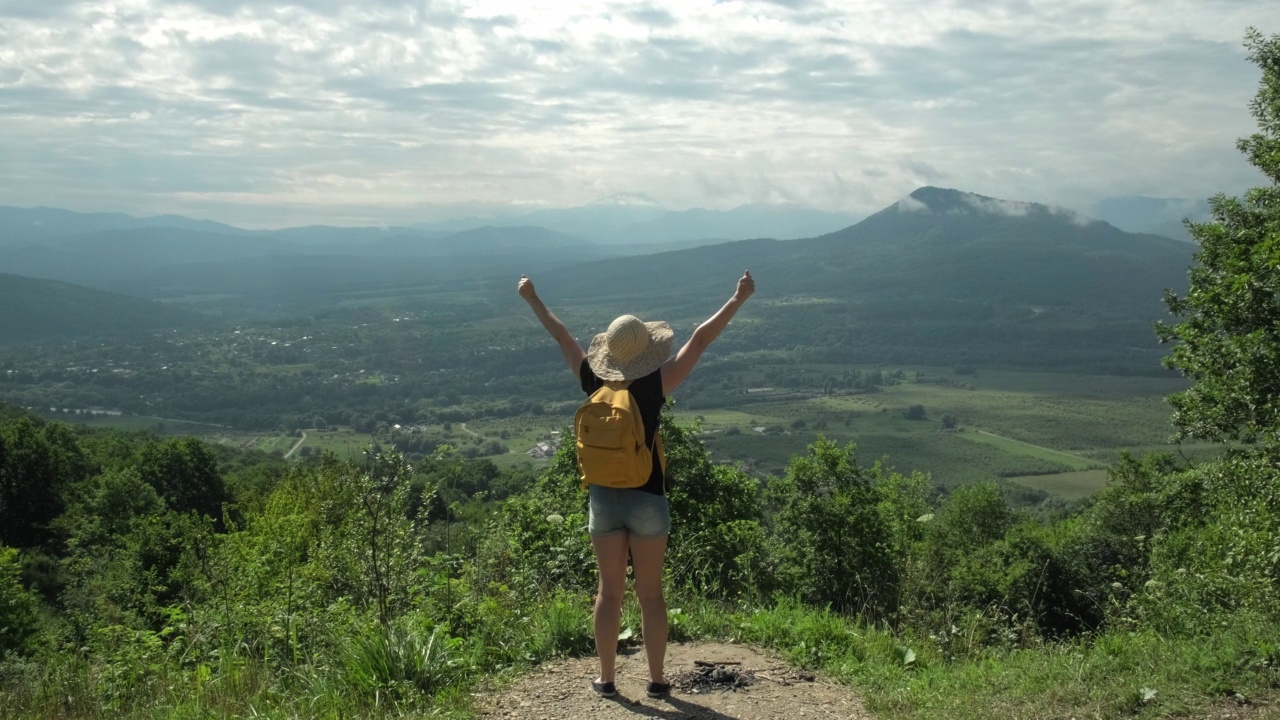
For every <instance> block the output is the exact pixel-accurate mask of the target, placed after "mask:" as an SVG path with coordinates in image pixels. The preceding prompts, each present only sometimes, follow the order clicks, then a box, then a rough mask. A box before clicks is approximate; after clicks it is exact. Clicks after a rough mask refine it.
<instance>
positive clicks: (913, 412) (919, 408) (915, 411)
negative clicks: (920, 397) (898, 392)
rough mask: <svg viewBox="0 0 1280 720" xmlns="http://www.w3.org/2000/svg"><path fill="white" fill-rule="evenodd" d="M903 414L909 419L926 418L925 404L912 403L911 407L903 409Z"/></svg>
mask: <svg viewBox="0 0 1280 720" xmlns="http://www.w3.org/2000/svg"><path fill="white" fill-rule="evenodd" d="M902 416H903V417H905V418H906V419H908V420H924V418H925V413H924V406H923V405H912V406H911V407H908V408H907V409H906V410H904V411H903V413H902Z"/></svg>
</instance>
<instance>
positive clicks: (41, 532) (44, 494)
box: [0, 417, 87, 548]
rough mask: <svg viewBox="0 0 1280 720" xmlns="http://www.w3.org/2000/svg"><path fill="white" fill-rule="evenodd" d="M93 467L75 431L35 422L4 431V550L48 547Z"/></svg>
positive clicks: (0, 474) (0, 438) (0, 486)
mask: <svg viewBox="0 0 1280 720" xmlns="http://www.w3.org/2000/svg"><path fill="white" fill-rule="evenodd" d="M86 473H87V463H86V461H85V458H84V455H83V453H82V452H81V451H80V448H79V446H78V445H77V444H76V440H75V437H74V435H73V434H72V433H71V431H70V430H69V429H68V428H67V427H66V426H65V425H61V424H58V423H41V422H39V421H37V420H34V419H32V418H29V417H21V418H19V419H17V420H16V421H14V422H11V423H7V424H4V425H0V544H4V545H10V546H12V547H19V548H29V547H35V546H38V545H41V544H43V543H46V542H48V541H49V540H50V539H51V538H50V534H49V531H48V525H49V523H50V522H51V521H52V520H53V519H54V518H56V517H57V516H58V515H59V514H61V513H62V510H63V508H64V507H65V493H66V492H67V488H68V487H69V486H71V485H72V484H74V483H76V482H78V481H80V480H82V479H83V478H84V476H85V474H86Z"/></svg>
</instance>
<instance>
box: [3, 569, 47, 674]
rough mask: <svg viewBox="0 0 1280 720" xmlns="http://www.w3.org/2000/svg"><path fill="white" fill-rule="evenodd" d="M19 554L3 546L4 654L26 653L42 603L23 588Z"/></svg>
mask: <svg viewBox="0 0 1280 720" xmlns="http://www.w3.org/2000/svg"><path fill="white" fill-rule="evenodd" d="M21 570H22V568H21V564H20V563H19V561H18V551H17V550H15V549H14V548H9V547H4V546H2V545H0V655H3V654H4V653H6V652H9V651H13V652H25V651H27V650H29V649H31V648H30V647H29V645H28V643H29V642H30V640H31V638H32V636H33V635H34V634H35V628H36V608H37V606H38V605H37V603H38V601H37V600H36V598H35V596H34V595H33V594H32V593H31V591H29V590H27V588H25V587H23V586H22V578H21Z"/></svg>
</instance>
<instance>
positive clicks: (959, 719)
mask: <svg viewBox="0 0 1280 720" xmlns="http://www.w3.org/2000/svg"><path fill="white" fill-rule="evenodd" d="M722 625H726V626H730V627H726V628H725V629H724V630H722V631H721V632H724V631H725V630H727V631H728V632H729V633H731V635H732V637H734V638H735V639H739V640H742V641H747V642H752V643H757V644H760V645H763V646H764V647H768V648H772V649H774V650H777V651H779V652H781V653H782V654H783V655H784V656H785V657H787V658H788V659H789V660H791V661H792V662H793V663H796V664H798V665H801V666H804V667H809V668H812V669H816V670H820V671H823V672H825V673H827V674H828V675H830V676H831V677H833V678H834V679H836V680H837V681H839V682H843V683H848V684H850V685H852V686H853V687H854V688H855V689H856V690H857V691H858V692H859V693H861V694H862V695H863V697H864V698H865V700H866V705H867V709H868V710H870V711H871V713H872V714H873V716H874V717H876V718H878V719H879V720H899V719H900V720H917V719H918V720H924V719H925V718H929V719H933V718H946V719H947V720H970V719H971V720H988V719H989V718H1026V719H1027V720H1031V719H1039V718H1060V719H1061V720H1067V719H1068V718H1129V717H1138V718H1164V717H1209V716H1210V715H1209V713H1210V712H1211V711H1213V710H1215V709H1217V710H1219V711H1221V710H1226V709H1229V708H1236V707H1237V705H1236V702H1235V701H1234V700H1232V699H1230V697H1234V693H1239V694H1240V695H1242V696H1243V697H1246V698H1252V699H1253V700H1255V701H1256V700H1259V699H1274V698H1275V697H1276V695H1277V693H1276V690H1275V688H1276V687H1280V670H1278V669H1277V668H1276V667H1275V665H1276V660H1277V658H1275V657H1274V655H1275V646H1274V642H1273V641H1272V640H1270V639H1271V638H1274V637H1276V635H1277V633H1280V627H1278V626H1277V625H1276V624H1275V623H1274V622H1269V621H1264V620H1260V619H1256V618H1251V617H1244V616H1237V617H1231V618H1226V619H1225V620H1224V622H1223V625H1222V627H1221V629H1220V631H1218V632H1215V633H1214V634H1213V635H1212V636H1209V637H1185V638H1176V637H1162V636H1160V635H1158V634H1156V633H1152V632H1123V631H1111V632H1108V633H1105V634H1103V635H1101V636H1096V637H1086V638H1081V639H1079V640H1074V641H1069V642H1063V643H1050V644H1044V645H1039V646H1032V647H1028V648H1024V649H1014V650H1000V649H996V648H987V649H975V650H974V651H973V652H971V653H968V654H966V655H965V656H963V657H956V658H948V657H947V656H946V655H945V654H944V653H943V651H942V650H941V648H940V647H939V645H938V643H936V642H935V641H934V640H932V639H930V638H916V639H911V638H906V637H901V636H895V635H893V634H891V633H889V632H887V631H885V630H883V629H880V628H875V627H868V626H866V625H864V624H862V623H858V622H856V621H853V620H849V619H847V618H843V617H840V616H836V615H833V614H831V613H828V612H824V611H820V610H812V609H807V608H801V607H799V606H796V605H794V604H788V603H784V604H782V605H779V606H777V607H774V608H770V609H766V610H761V611H757V612H754V613H750V614H747V615H746V616H745V617H743V616H741V615H739V616H737V617H733V618H731V619H729V620H728V621H727V622H722ZM907 650H910V651H911V653H912V654H913V655H914V659H913V660H911V661H909V662H908V661H906V660H907V659H908V658H910V657H911V656H908V655H907V654H906V652H905V651H907ZM1144 691H1146V692H1144ZM1144 698H1145V699H1144ZM1213 716H1214V717H1217V715H1216V714H1215V715H1213ZM1230 717H1236V715H1234V714H1232V715H1230ZM1255 717H1275V715H1274V714H1270V715H1269V714H1261V715H1257V716H1255Z"/></svg>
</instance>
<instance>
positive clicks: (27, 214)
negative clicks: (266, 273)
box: [0, 206, 248, 249]
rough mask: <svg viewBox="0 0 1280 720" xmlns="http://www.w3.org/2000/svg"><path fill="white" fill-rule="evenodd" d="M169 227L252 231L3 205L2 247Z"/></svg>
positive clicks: (176, 219) (176, 218)
mask: <svg viewBox="0 0 1280 720" xmlns="http://www.w3.org/2000/svg"><path fill="white" fill-rule="evenodd" d="M156 227H167V228H173V229H176V230H191V231H195V232H203V233H217V234H227V235H242V234H246V233H248V231H247V230H241V229H240V228H237V227H232V226H231V225H224V224H223V223H218V222H213V221H211V220H193V219H191V218H186V217H182V216H180V215H156V216H152V217H142V218H137V217H132V216H129V215H125V214H123V213H78V212H72V211H70V210H59V209H57V208H46V207H35V208H17V207H3V206H0V249H2V248H6V247H7V248H18V247H24V246H26V245H33V244H38V243H44V242H47V241H48V240H50V239H54V238H65V237H70V236H72V235H85V234H88V233H96V232H102V231H104V230H137V229H139V228H156Z"/></svg>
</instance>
